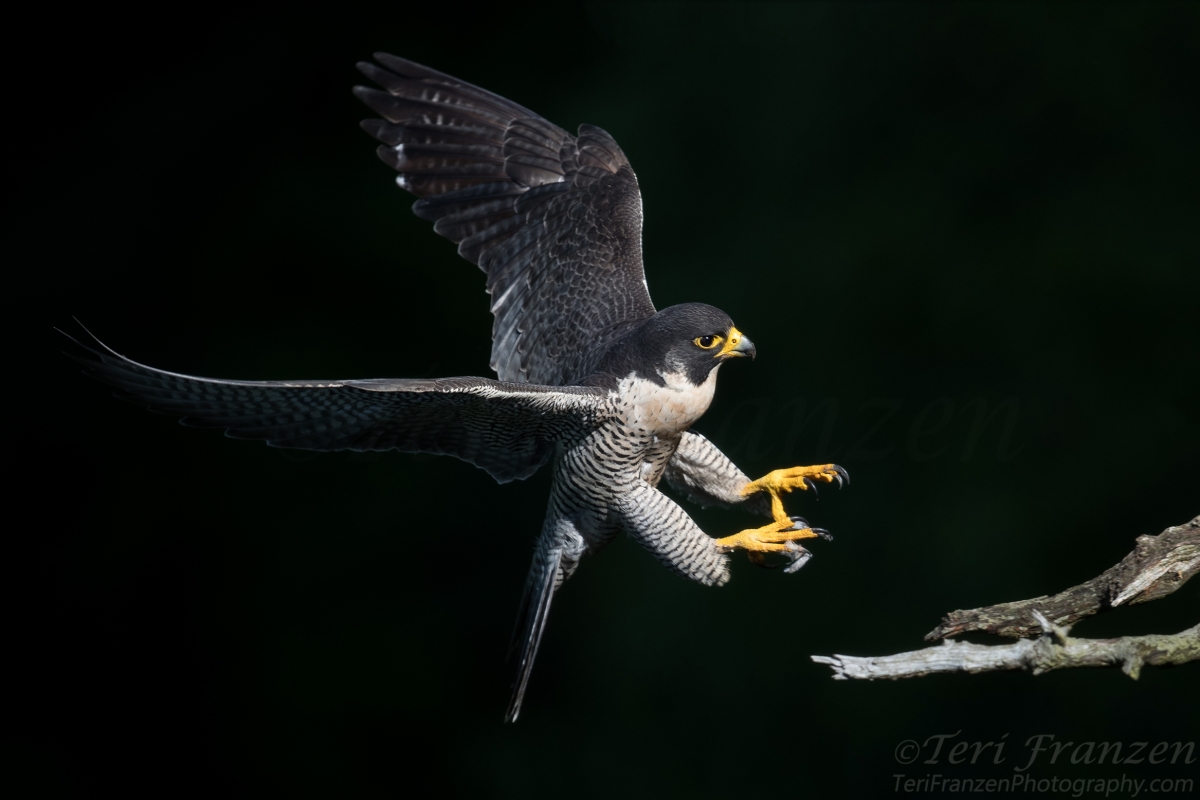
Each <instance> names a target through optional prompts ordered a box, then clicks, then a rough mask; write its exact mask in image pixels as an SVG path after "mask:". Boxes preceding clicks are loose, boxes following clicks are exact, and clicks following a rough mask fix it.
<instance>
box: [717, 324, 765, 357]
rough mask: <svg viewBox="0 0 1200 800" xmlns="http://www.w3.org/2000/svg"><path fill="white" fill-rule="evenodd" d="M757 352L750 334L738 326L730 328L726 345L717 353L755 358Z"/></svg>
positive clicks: (719, 354)
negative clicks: (740, 329)
mask: <svg viewBox="0 0 1200 800" xmlns="http://www.w3.org/2000/svg"><path fill="white" fill-rule="evenodd" d="M757 352H758V351H757V350H756V349H755V348H754V342H752V341H750V337H749V336H747V335H746V334H744V333H742V332H741V331H739V330H738V329H737V328H730V329H729V337H728V338H727V339H726V340H725V346H724V347H722V348H721V352H719V353H717V357H718V358H720V357H721V356H750V358H754V356H755V354H756V353H757Z"/></svg>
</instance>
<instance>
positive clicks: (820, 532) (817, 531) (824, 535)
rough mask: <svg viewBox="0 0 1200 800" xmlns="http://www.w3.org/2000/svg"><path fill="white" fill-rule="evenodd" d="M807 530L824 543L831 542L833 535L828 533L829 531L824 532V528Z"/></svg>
mask: <svg viewBox="0 0 1200 800" xmlns="http://www.w3.org/2000/svg"><path fill="white" fill-rule="evenodd" d="M809 530H810V531H812V532H813V533H815V534H816V535H817V536H820V537H821V538H822V539H824V540H826V541H829V542H832V541H833V534H832V533H830V532H829V531H827V530H825V529H824V528H809Z"/></svg>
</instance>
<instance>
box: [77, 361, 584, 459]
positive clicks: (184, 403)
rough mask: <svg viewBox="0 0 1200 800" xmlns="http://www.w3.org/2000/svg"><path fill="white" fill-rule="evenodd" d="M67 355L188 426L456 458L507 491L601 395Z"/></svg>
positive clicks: (313, 444) (482, 381)
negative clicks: (253, 372) (197, 373)
mask: <svg viewBox="0 0 1200 800" xmlns="http://www.w3.org/2000/svg"><path fill="white" fill-rule="evenodd" d="M77 344H80V347H82V348H83V350H84V351H85V352H84V353H81V354H71V355H72V356H73V357H74V358H76V359H77V360H78V361H80V362H82V363H83V364H84V365H85V367H86V368H87V372H88V373H89V374H90V375H92V376H94V377H96V378H98V379H99V380H102V381H104V382H106V383H110V384H112V385H113V386H116V387H118V388H119V389H121V390H123V396H124V397H125V398H126V399H129V400H134V401H137V402H142V403H145V404H146V405H147V407H149V408H150V409H152V410H154V411H160V412H163V413H166V414H176V415H179V416H181V417H182V419H181V420H180V422H182V423H183V424H184V425H193V426H200V427H211V428H224V429H225V430H226V435H227V436H231V437H233V438H235V439H263V440H265V441H266V442H267V444H270V445H274V446H276V447H297V448H303V449H306V450H359V451H362V450H401V451H404V452H409V453H439V454H443V455H450V456H455V457H456V458H461V459H462V460H464V461H467V462H470V463H471V464H474V465H475V466H477V467H480V468H482V469H484V470H487V472H488V473H489V474H491V476H492V477H493V478H495V479H496V480H497V481H500V482H501V483H505V482H507V481H511V480H514V479H521V478H527V477H529V476H530V475H532V474H533V473H534V472H536V471H537V469H538V467H540V466H541V465H542V464H544V463H545V462H546V460H547V459H548V458H549V457H550V455H551V453H552V452H553V449H554V444H555V442H556V441H559V440H562V439H570V438H572V437H574V436H581V435H584V434H585V433H586V432H587V431H588V430H590V429H591V427H592V426H593V425H594V424H595V423H596V421H597V415H598V413H599V407H600V399H601V397H602V396H603V395H602V392H601V391H600V390H592V389H587V388H580V387H564V388H555V387H548V386H534V385H530V384H517V383H503V382H500V381H493V380H488V379H486V378H442V379H438V380H352V381H224V380H215V379H212V378H197V377H194V376H191V375H180V374H178V373H175V372H165V371H163V370H160V369H155V368H153V367H147V366H145V365H143V364H139V363H137V362H136V361H131V360H130V359H128V358H126V357H125V356H122V355H121V354H119V353H117V352H115V351H113V350H112V349H110V348H108V347H107V346H106V345H104V344H103V343H101V342H99V341H98V340H97V341H96V344H97V345H98V346H99V347H100V348H102V349H101V350H97V349H94V348H91V347H88V346H86V345H83V344H82V343H78V342H77Z"/></svg>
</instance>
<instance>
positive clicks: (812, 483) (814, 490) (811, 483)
mask: <svg viewBox="0 0 1200 800" xmlns="http://www.w3.org/2000/svg"><path fill="white" fill-rule="evenodd" d="M804 485H805V486H807V487H808V488H809V489H812V493H813V497H818V498H819V497H820V495H819V494H818V493H817V484H816V481H813V480H811V479H809V478H805V479H804Z"/></svg>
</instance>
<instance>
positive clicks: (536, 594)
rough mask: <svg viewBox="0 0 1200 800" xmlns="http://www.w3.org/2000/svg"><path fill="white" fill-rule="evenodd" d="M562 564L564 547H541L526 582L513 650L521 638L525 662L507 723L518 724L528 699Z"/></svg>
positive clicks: (518, 670)
mask: <svg viewBox="0 0 1200 800" xmlns="http://www.w3.org/2000/svg"><path fill="white" fill-rule="evenodd" d="M561 564H562V548H561V547H545V546H543V545H542V544H541V543H539V544H538V548H537V550H536V551H535V552H534V554H533V565H532V566H531V567H530V568H529V577H528V578H526V580H525V595H524V596H523V597H522V598H521V610H520V611H519V612H518V615H517V619H518V626H519V627H517V628H516V629H515V630H514V631H513V646H514V647H515V646H516V644H517V641H518V639H517V637H518V636H520V640H519V641H520V642H521V660H520V662H519V663H518V664H517V676H516V679H515V680H514V681H513V693H512V699H511V700H509V702H508V711H506V712H505V714H504V721H505V722H516V721H517V715H518V714H520V713H521V701H522V700H524V699H525V687H526V686H527V685H528V684H529V673H530V671H532V669H533V660H534V659H535V658H536V657H537V651H538V645H539V644H540V643H541V641H542V631H544V630H545V629H546V618H547V617H548V616H549V615H550V601H551V600H552V599H553V598H554V592H555V589H557V585H556V584H557V583H558V575H559V567H560V565H561Z"/></svg>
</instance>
